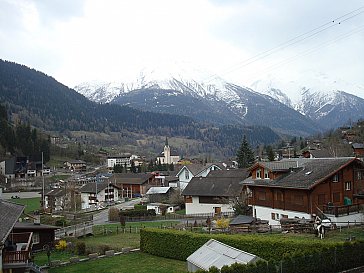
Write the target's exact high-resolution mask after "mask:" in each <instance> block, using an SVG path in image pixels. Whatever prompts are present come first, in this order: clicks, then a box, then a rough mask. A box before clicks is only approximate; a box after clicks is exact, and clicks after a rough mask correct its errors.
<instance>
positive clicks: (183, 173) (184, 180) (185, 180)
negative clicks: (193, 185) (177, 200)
mask: <svg viewBox="0 0 364 273" xmlns="http://www.w3.org/2000/svg"><path fill="white" fill-rule="evenodd" d="M186 173H188V178H186ZM192 178H193V174H192V173H191V172H190V171H189V170H188V169H186V168H184V169H183V170H182V171H181V173H180V174H179V175H178V180H179V182H180V183H181V182H182V183H188V182H190V181H191V179H192Z"/></svg>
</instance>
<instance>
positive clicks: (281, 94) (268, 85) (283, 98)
mask: <svg viewBox="0 0 364 273" xmlns="http://www.w3.org/2000/svg"><path fill="white" fill-rule="evenodd" d="M303 83H304V84H303ZM251 87H252V88H254V89H255V90H257V91H259V92H261V93H264V94H267V95H269V96H271V97H273V98H275V99H277V100H278V101H280V102H282V103H284V104H285V105H287V106H290V107H292V108H294V109H295V110H297V111H299V112H300V113H301V114H303V115H306V116H307V117H309V118H310V119H312V120H313V121H316V122H317V123H318V124H319V125H320V126H321V127H322V128H323V129H330V128H335V127H338V126H341V125H343V124H345V123H347V122H348V121H349V120H351V121H356V120H358V119H359V118H363V117H364V111H363V109H364V103H363V102H364V100H363V99H362V98H360V97H358V96H355V95H352V94H357V93H361V94H363V93H364V87H362V86H359V85H355V84H352V83H348V82H345V81H342V80H339V79H332V78H330V77H329V76H327V75H326V74H324V73H314V72H312V71H310V72H305V73H301V74H300V75H298V76H296V77H292V78H290V79H289V80H288V81H284V80H282V79H277V78H273V77H270V78H268V79H267V80H260V81H256V82H254V83H253V84H252V85H251ZM282 90H283V91H282ZM286 94H290V96H291V98H292V99H289V97H288V96H287V95H286Z"/></svg>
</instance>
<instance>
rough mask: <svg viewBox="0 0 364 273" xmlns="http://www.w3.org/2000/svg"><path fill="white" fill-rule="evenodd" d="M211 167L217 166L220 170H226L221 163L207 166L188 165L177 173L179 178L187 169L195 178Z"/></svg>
mask: <svg viewBox="0 0 364 273" xmlns="http://www.w3.org/2000/svg"><path fill="white" fill-rule="evenodd" d="M211 166H217V167H218V168H219V169H225V167H224V166H223V165H222V164H220V163H208V164H206V165H204V164H188V165H185V166H183V167H182V168H181V169H180V171H179V172H178V173H177V176H178V175H179V174H180V172H181V171H182V169H183V168H187V169H188V170H189V171H190V172H191V173H192V174H193V176H196V175H198V174H200V173H202V172H203V171H204V170H206V169H208V168H210V167H211Z"/></svg>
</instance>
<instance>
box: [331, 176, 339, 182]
mask: <svg viewBox="0 0 364 273" xmlns="http://www.w3.org/2000/svg"><path fill="white" fill-rule="evenodd" d="M332 182H339V174H335V175H334V176H333V177H332Z"/></svg>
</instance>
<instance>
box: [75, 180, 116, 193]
mask: <svg viewBox="0 0 364 273" xmlns="http://www.w3.org/2000/svg"><path fill="white" fill-rule="evenodd" d="M109 184H110V183H108V182H103V183H97V193H99V192H100V191H102V190H104V189H106V188H107V186H108V185H109ZM110 185H111V186H112V187H115V188H118V187H117V186H115V185H113V184H110ZM79 191H80V192H82V193H95V192H96V183H95V182H90V183H87V184H85V185H83V186H82V187H81V188H80V189H79Z"/></svg>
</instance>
